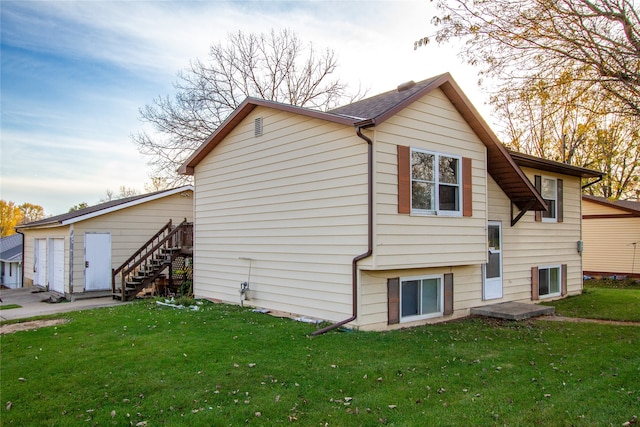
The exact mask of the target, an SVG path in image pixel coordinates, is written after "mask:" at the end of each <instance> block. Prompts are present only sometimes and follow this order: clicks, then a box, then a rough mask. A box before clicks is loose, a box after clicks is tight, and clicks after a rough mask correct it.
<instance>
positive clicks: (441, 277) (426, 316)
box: [399, 274, 444, 323]
mask: <svg viewBox="0 0 640 427" xmlns="http://www.w3.org/2000/svg"><path fill="white" fill-rule="evenodd" d="M429 279H438V281H439V284H438V295H439V297H438V299H439V301H438V307H439V311H437V312H432V313H426V314H418V315H413V316H403V315H402V302H403V301H402V299H403V297H402V287H403V285H404V283H405V282H409V281H413V280H420V281H422V280H429ZM420 290H421V292H422V288H421V289H420ZM399 291H400V307H399V314H400V323H406V322H414V321H416V320H424V319H432V318H434V317H442V316H444V274H432V275H427V276H411V277H401V278H400V289H399ZM421 300H422V298H419V301H418V304H420V302H421ZM420 311H422V310H420Z"/></svg>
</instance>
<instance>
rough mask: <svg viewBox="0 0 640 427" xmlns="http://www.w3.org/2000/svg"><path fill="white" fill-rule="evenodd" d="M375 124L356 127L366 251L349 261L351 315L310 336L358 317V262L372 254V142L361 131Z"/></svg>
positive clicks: (327, 330) (369, 123)
mask: <svg viewBox="0 0 640 427" xmlns="http://www.w3.org/2000/svg"><path fill="white" fill-rule="evenodd" d="M374 125H375V123H373V122H367V123H363V124H362V125H357V128H356V129H357V130H356V134H357V135H358V137H360V138H361V139H363V140H364V141H365V142H366V143H367V148H368V153H367V162H368V166H367V168H368V169H367V175H368V179H367V205H368V209H367V251H366V252H365V253H362V254H360V255H358V256H356V257H355V258H353V261H351V298H352V301H351V305H352V313H353V314H352V315H351V317H349V318H348V319H345V320H342V321H340V322H337V323H334V324H332V325H329V326H327V327H326V328H322V329H318V330H317V331H315V332H313V333H312V334H311V335H312V336H316V335H322V334H324V333H325V332H329V331H331V330H333V329H336V328H339V327H340V326H343V325H346V324H347V323H349V322H353V321H354V320H356V318H357V317H358V262H359V261H360V260H362V259H364V258H367V257H368V256H370V255H371V254H372V253H373V141H371V139H370V138H368V137H367V136H365V135H363V134H362V129H364V128H366V127H370V126H374Z"/></svg>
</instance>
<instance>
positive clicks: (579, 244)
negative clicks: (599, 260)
mask: <svg viewBox="0 0 640 427" xmlns="http://www.w3.org/2000/svg"><path fill="white" fill-rule="evenodd" d="M577 246H578V253H579V254H581V253H582V250H583V249H584V242H583V241H582V240H578V245H577Z"/></svg>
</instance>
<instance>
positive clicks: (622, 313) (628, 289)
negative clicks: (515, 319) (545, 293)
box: [545, 280, 640, 322]
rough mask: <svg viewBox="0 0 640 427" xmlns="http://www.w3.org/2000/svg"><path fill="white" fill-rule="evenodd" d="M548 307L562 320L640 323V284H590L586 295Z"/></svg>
mask: <svg viewBox="0 0 640 427" xmlns="http://www.w3.org/2000/svg"><path fill="white" fill-rule="evenodd" d="M545 305H552V306H554V307H555V308H556V315H559V316H568V317H585V318H589V319H605V320H620V321H632V322H640V282H637V281H631V280H626V281H617V280H589V281H585V286H584V291H583V293H582V295H579V296H575V297H569V298H565V299H563V300H558V301H553V302H550V303H545Z"/></svg>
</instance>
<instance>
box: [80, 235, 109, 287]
mask: <svg viewBox="0 0 640 427" xmlns="http://www.w3.org/2000/svg"><path fill="white" fill-rule="evenodd" d="M108 289H111V234H109V233H86V234H85V235H84V290H85V291H106V290H108Z"/></svg>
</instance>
